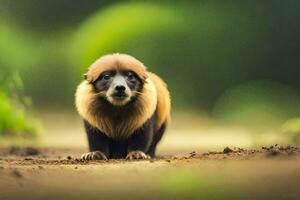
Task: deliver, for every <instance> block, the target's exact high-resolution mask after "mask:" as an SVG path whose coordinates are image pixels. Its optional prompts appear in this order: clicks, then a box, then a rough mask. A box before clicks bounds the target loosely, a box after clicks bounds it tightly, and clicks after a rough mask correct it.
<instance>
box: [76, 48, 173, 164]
mask: <svg viewBox="0 0 300 200" xmlns="http://www.w3.org/2000/svg"><path fill="white" fill-rule="evenodd" d="M75 96H76V100H75V101H76V102H75V103H76V107H77V110H78V113H79V114H80V116H81V117H82V118H83V120H84V126H85V130H86V133H87V137H88V142H89V148H90V152H89V153H86V154H83V156H82V159H86V160H92V159H110V158H127V159H147V158H150V157H154V156H155V150H156V146H157V144H158V142H159V141H160V140H161V138H162V136H163V134H164V132H165V129H166V127H167V124H168V122H169V121H170V111H171V103H170V95H169V91H168V89H167V85H166V84H165V82H164V81H163V80H162V79H161V78H160V77H158V76H157V75H155V74H154V73H151V72H149V71H147V69H146V67H145V66H144V65H143V64H142V63H141V62H140V61H138V60H137V59H136V58H134V57H132V56H130V55H126V54H111V55H105V56H103V57H101V58H99V59H98V60H96V62H94V63H93V64H92V65H91V66H90V68H89V70H88V72H87V73H86V74H85V80H84V81H83V82H82V83H80V85H79V86H78V88H77V91H76V95H75Z"/></svg>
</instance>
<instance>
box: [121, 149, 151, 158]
mask: <svg viewBox="0 0 300 200" xmlns="http://www.w3.org/2000/svg"><path fill="white" fill-rule="evenodd" d="M126 159H128V160H146V159H151V157H150V156H149V155H147V154H145V153H144V152H142V151H131V152H129V153H128V154H127V156H126Z"/></svg>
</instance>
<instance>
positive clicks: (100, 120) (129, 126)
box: [75, 54, 171, 139]
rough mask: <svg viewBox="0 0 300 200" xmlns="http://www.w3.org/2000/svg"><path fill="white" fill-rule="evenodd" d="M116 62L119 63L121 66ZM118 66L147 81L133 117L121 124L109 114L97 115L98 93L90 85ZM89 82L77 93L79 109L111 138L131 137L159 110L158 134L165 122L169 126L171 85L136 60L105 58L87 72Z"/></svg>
mask: <svg viewBox="0 0 300 200" xmlns="http://www.w3.org/2000/svg"><path fill="white" fill-rule="evenodd" d="M112 63H114V64H116V63H117V65H113V64H112ZM129 63H130V64H131V65H129ZM116 66H117V67H118V69H119V70H120V69H122V70H124V69H127V70H132V71H134V72H135V73H136V74H137V75H138V76H140V77H142V78H143V80H144V86H143V89H142V91H141V94H139V95H138V97H137V101H136V104H135V105H134V107H132V110H131V112H130V114H128V115H126V117H123V118H122V119H121V120H118V121H116V120H113V119H112V118H111V117H110V115H107V113H105V112H103V115H101V110H100V111H99V112H98V113H100V114H97V115H95V112H94V109H95V100H96V98H97V94H95V93H94V91H93V86H92V85H91V84H90V82H93V81H95V80H96V79H97V78H98V77H99V76H100V74H101V73H102V72H103V71H105V70H112V69H115V68H116ZM87 79H88V80H85V81H83V82H82V83H81V84H80V85H79V86H78V88H77V91H76V97H75V103H76V107H77V110H78V112H79V114H80V115H81V116H82V117H83V118H84V119H85V120H87V121H88V122H89V123H90V124H91V125H92V126H94V127H95V128H98V129H99V130H100V131H101V132H103V133H104V134H106V135H107V136H108V137H111V138H114V139H125V138H128V137H129V136H130V134H132V133H133V132H134V131H135V130H137V129H138V128H140V127H141V126H142V125H143V124H144V123H145V122H146V121H147V120H148V119H150V118H151V116H152V115H153V114H154V112H155V111H156V114H157V120H156V121H155V131H156V130H158V129H159V128H160V127H161V125H162V124H163V123H168V121H169V119H170V110H171V105H170V95H169V92H168V89H167V85H166V84H165V83H164V81H163V80H162V79H161V78H159V77H158V76H157V75H155V74H153V73H151V72H148V71H147V70H146V67H144V65H143V64H142V63H141V62H139V61H138V60H136V59H135V58H133V57H131V56H128V55H123V54H113V55H108V56H104V57H102V58H100V59H99V60H98V61H96V62H95V63H94V64H93V65H92V66H91V68H90V70H89V72H88V73H87ZM97 104H98V107H101V105H99V104H101V102H97Z"/></svg>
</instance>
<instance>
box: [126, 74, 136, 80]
mask: <svg viewBox="0 0 300 200" xmlns="http://www.w3.org/2000/svg"><path fill="white" fill-rule="evenodd" d="M127 78H128V80H130V81H132V80H134V78H135V77H134V74H133V73H132V72H128V74H127Z"/></svg>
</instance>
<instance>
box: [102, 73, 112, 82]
mask: <svg viewBox="0 0 300 200" xmlns="http://www.w3.org/2000/svg"><path fill="white" fill-rule="evenodd" d="M110 77H111V76H110V75H109V74H104V75H103V77H102V78H103V79H104V80H106V81H107V80H109V79H110Z"/></svg>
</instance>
